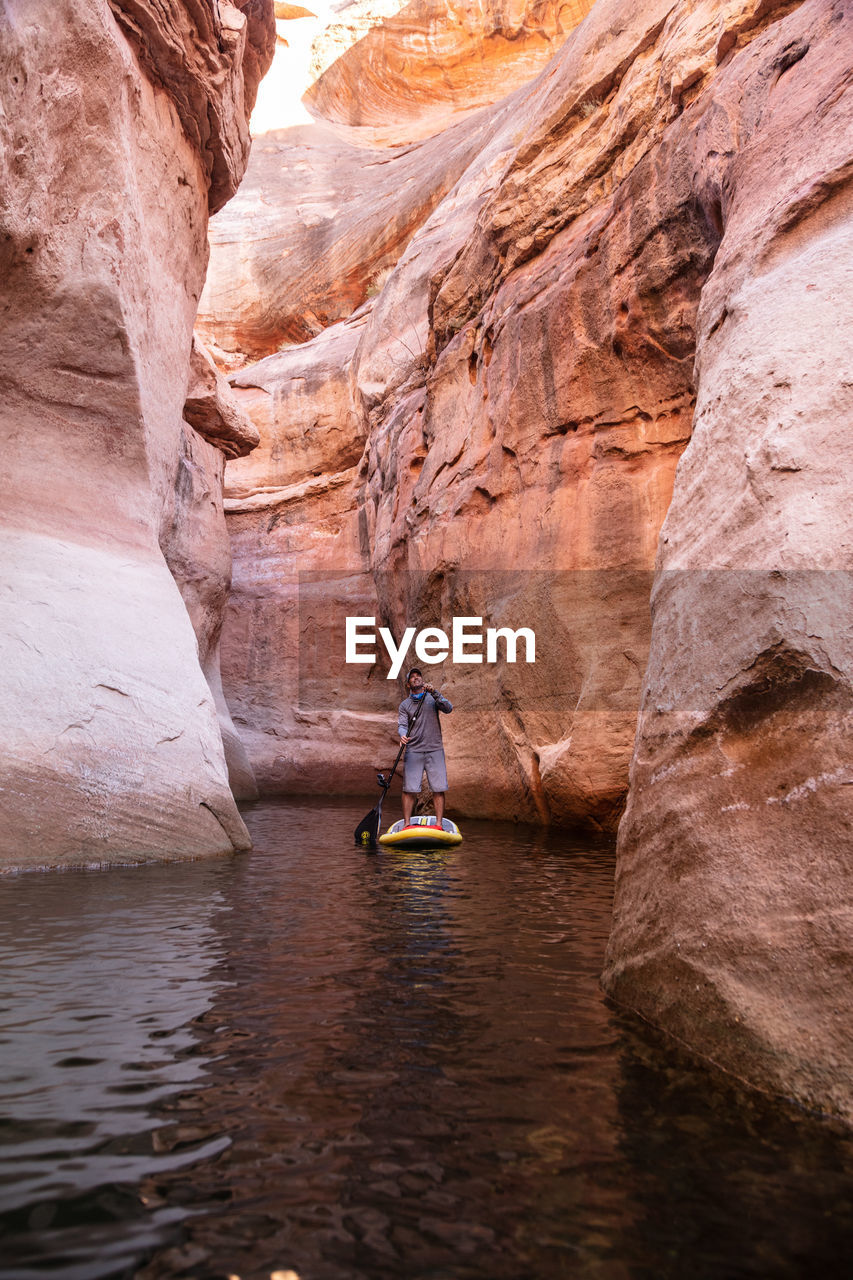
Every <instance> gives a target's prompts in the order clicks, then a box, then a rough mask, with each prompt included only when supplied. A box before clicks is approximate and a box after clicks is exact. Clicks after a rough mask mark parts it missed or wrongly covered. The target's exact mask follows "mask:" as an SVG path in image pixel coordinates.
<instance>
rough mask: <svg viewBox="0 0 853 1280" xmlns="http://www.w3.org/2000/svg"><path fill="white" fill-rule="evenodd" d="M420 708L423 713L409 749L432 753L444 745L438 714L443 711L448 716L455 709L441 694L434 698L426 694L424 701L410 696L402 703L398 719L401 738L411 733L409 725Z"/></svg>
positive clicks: (418, 719)
mask: <svg viewBox="0 0 853 1280" xmlns="http://www.w3.org/2000/svg"><path fill="white" fill-rule="evenodd" d="M418 707H420V708H421V711H420V715H418V718H417V720H416V721H415V724H414V726H413V728H412V736H411V738H410V739H409V747H410V748H411V749H414V750H416V751H432V750H434V749H435V748H436V747H440V746H441V745H442V742H441V724H440V723H439V719H438V713H439V711H443V712H444V714H445V715H447V714H448V713H449V712H451V711H452V710H453V707H452V706H451V705H450V703H449V702H448V701H447V698H442V696H441V695H440V694H439V695H438V696H437V697H433V696H432V694H431V693H425V694H424V696H423V698H422V699H417V698H413V697H412V695H411V694H409V696H408V698H404V699H403V701H402V702H401V703H400V711H399V715H398V717H397V729H398V731H399V734H400V737H401V738H404V737H405V736H406V734H407V733H408V732H409V725H410V724H411V722H412V719H413V718H414V716H415V714H416V712H417V710H418Z"/></svg>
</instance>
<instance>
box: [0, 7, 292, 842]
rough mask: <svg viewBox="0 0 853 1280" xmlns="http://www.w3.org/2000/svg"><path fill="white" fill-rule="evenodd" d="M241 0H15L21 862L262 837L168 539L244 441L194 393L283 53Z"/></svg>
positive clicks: (8, 783) (12, 414) (10, 165)
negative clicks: (227, 240) (193, 404)
mask: <svg viewBox="0 0 853 1280" xmlns="http://www.w3.org/2000/svg"><path fill="white" fill-rule="evenodd" d="M245 8H246V11H247V13H248V18H247V17H246V16H244V14H243V13H241V11H240V9H239V8H237V7H235V6H233V5H231V4H228V3H227V2H225V0H223V2H222V3H220V4H219V6H218V15H219V16H218V17H216V16H214V15H213V14H212V13H211V11H209V10H208V9H207V8H204V12H203V13H202V12H201V10H199V11H198V12H196V9H195V7H194V6H193V7H192V9H191V8H190V7H189V6H187V5H184V4H182V3H179V2H178V0H172V2H171V3H167V4H164V5H161V6H159V7H158V9H157V11H156V14H155V13H154V11H153V10H151V8H150V6H137V5H135V4H128V5H124V4H119V3H115V4H114V5H113V6H112V7H111V8H110V7H107V6H105V5H102V4H96V3H84V4H73V5H72V4H64V5H60V6H57V5H55V4H47V3H35V4H28V5H26V6H23V7H13V8H12V9H10V8H9V7H7V8H6V9H5V11H4V13H3V16H2V19H0V27H1V28H2V31H0V59H2V79H3V86H4V107H5V114H4V116H3V120H2V124H0V165H1V166H2V182H0V188H2V191H3V204H2V210H1V211H0V260H2V276H3V302H2V310H1V311H0V317H2V320H0V327H2V341H0V350H2V356H0V360H2V365H3V381H4V397H3V411H2V412H3V422H4V427H3V435H4V456H3V469H4V473H5V479H6V495H7V497H6V500H5V502H4V515H3V532H2V538H3V544H4V549H3V555H2V563H3V577H4V597H5V599H6V606H5V608H6V612H5V618H4V621H5V626H4V628H3V650H4V667H5V669H6V672H7V678H6V680H5V681H4V686H3V691H2V695H0V699H1V700H2V722H3V732H2V747H0V751H2V779H3V790H2V792H1V793H0V807H2V834H0V849H2V862H3V864H4V866H10V865H11V866H55V865H70V864H74V863H85V864H98V863H101V862H115V861H133V860H138V859H140V858H149V857H157V858H170V857H190V856H200V855H203V854H211V853H216V852H222V851H226V850H231V849H233V848H241V847H245V846H246V844H247V835H246V832H245V828H244V826H243V824H242V821H241V820H240V817H239V814H238V813H237V810H236V807H235V804H234V800H233V796H232V794H231V791H230V790H229V787H228V780H227V774H226V767H225V760H224V755H223V747H222V738H221V735H220V731H219V728H218V725H217V714H216V706H215V702H214V697H213V694H212V693H211V689H210V687H209V686H208V683H207V681H206V680H205V677H204V674H203V672H202V669H201V667H200V665H199V648H198V640H197V637H196V634H195V633H194V630H193V626H192V623H191V620H190V616H189V614H188V612H187V609H186V607H185V605H184V602H183V601H182V598H181V594H180V592H179V589H178V585H177V584H176V581H175V578H174V577H173V576H172V573H170V571H169V567H168V565H167V562H166V560H165V559H164V555H163V551H162V550H161V545H160V544H161V534H162V532H163V529H164V526H168V524H169V523H170V520H171V518H172V517H171V516H170V515H169V513H170V512H171V513H175V512H177V511H179V510H180V509H181V508H182V507H185V506H186V503H185V502H184V498H185V496H186V495H185V494H184V493H183V486H184V477H185V468H184V465H183V464H184V461H186V462H187V463H188V465H190V466H191V467H196V466H197V467H198V468H199V470H200V471H201V470H205V469H206V470H207V472H208V474H209V475H210V476H211V477H213V476H214V475H215V474H216V471H217V467H218V468H219V469H220V470H221V465H222V455H221V454H220V453H219V452H218V451H217V450H213V449H211V446H209V445H207V444H205V442H204V441H203V440H202V439H201V438H200V437H197V436H196V435H195V433H194V432H192V431H191V429H190V428H189V427H188V426H187V425H186V424H185V423H184V422H183V418H182V414H183V409H184V403H185V399H186V395H187V383H188V374H189V359H190V350H191V343H192V327H193V321H194V317H195V311H196V305H197V300H198V296H199V294H200V291H201V284H202V280H203V277H204V268H205V262H206V255H207V250H206V230H207V218H208V207H209V205H211V206H213V207H216V205H217V204H218V203H220V202H221V200H222V199H224V198H225V197H226V196H227V194H228V193H229V192H230V191H231V190H233V188H234V186H235V185H236V182H237V181H238V180H239V176H240V173H241V171H242V167H243V165H244V163H245V159H246V149H247V145H248V129H247V112H248V107H249V105H250V100H251V96H252V87H251V84H249V85H247V84H246V81H245V78H244V77H245V71H246V68H247V67H249V68H253V70H250V72H249V76H250V80H251V78H252V77H253V76H256V75H257V74H259V73H260V70H261V69H262V67H263V66H264V65H265V61H266V60H268V56H269V52H270V49H269V47H268V41H266V37H265V36H264V35H263V33H264V32H267V35H268V34H269V30H271V27H269V26H268V24H267V23H266V20H265V14H266V10H267V8H268V6H265V5H263V4H259V3H252V4H250V5H247V6H245ZM194 14H195V16H193V15H194ZM257 32H260V33H261V35H260V36H257V35H256V33H257ZM93 68H97V75H94V74H93ZM196 112H197V113H198V114H197V115H195V114H194V113H196ZM206 450H209V451H210V452H209V453H205V451H206ZM195 502H196V499H195V498H193V500H192V503H191V504H190V505H192V504H193V503H195ZM197 505H198V513H197V515H198V521H197V525H196V526H195V527H194V531H191V529H190V528H189V527H185V528H183V530H182V532H181V539H182V541H183V547H184V550H183V553H182V554H183V555H184V556H185V557H186V558H187V559H188V560H189V561H192V560H193V556H194V555H195V553H196V552H199V553H200V564H199V567H197V568H195V569H194V570H193V572H194V573H195V574H196V575H197V576H204V575H205V574H208V573H209V574H212V575H213V576H214V577H216V578H217V579H218V580H219V582H220V584H225V585H227V558H228V549H227V545H226V543H225V541H224V537H223V533H222V528H221V524H220V525H219V532H218V533H217V531H216V526H217V521H220V520H221V515H219V514H218V513H217V510H216V503H215V500H213V498H211V501H210V502H208V504H207V506H205V501H204V500H202V501H201V502H200V504H197ZM164 542H165V544H166V545H168V543H169V539H168V538H166V539H165V540H164ZM205 547H207V548H209V553H208V551H205ZM205 560H206V564H205V563H204V562H205ZM205 625H206V624H205ZM203 629H204V628H202V630H203ZM211 643H213V640H212V636H211Z"/></svg>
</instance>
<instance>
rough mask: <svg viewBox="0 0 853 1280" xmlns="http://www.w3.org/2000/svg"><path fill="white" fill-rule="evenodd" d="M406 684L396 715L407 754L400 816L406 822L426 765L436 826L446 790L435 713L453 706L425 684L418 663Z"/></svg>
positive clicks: (440, 741)
mask: <svg viewBox="0 0 853 1280" xmlns="http://www.w3.org/2000/svg"><path fill="white" fill-rule="evenodd" d="M406 688H407V689H408V691H409V696H408V697H407V698H404V699H403V701H402V702H401V703H400V711H399V714H398V717H397V732H398V733H399V735H400V741H401V742H404V743H405V744H406V758H405V762H404V765H403V819H404V821H405V822H406V825H408V823H409V822H410V820H411V817H412V810H413V809H414V807H415V800H416V799H417V796H418V792H419V791H420V789H421V780H422V778H423V776H424V769H426V776H427V782H428V783H429V785H430V789H431V791H432V794H433V799H434V800H435V816H436V818H437V819H438V826H441V820H442V818H443V817H444V793H445V791H446V790H447V765H446V763H445V760H444V746H443V744H442V740H441V724H440V722H439V719H438V713H439V711H443V712H444V714H445V715H449V714H450V712H451V711H452V710H453V707H452V706H451V705H450V703H449V702H448V701H447V699H446V698H443V697H442V696H441V694H440V693H439V692H438V691H437V690H436V689H434V688H433V686H432V685H431V684H424V677H423V672H422V671H421V669H420V667H412V669H411V671H410V672H409V674H408V675H407V676H406ZM424 699H426V701H424ZM415 716H417V719H415Z"/></svg>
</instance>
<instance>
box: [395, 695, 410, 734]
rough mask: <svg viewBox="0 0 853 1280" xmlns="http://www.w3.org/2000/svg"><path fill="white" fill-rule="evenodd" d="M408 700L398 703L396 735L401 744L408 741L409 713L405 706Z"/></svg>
mask: <svg viewBox="0 0 853 1280" xmlns="http://www.w3.org/2000/svg"><path fill="white" fill-rule="evenodd" d="M407 702H408V698H404V699H403V701H402V702H401V703H400V710H399V711H398V713H397V733H398V734H399V736H400V740H401V741H402V742H408V741H409V711H408V708H407V706H406V703H407Z"/></svg>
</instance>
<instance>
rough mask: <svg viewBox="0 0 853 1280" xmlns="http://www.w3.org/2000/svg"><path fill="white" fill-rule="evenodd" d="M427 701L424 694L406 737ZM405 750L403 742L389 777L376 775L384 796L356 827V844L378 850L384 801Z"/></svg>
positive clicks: (410, 722) (408, 735) (410, 732)
mask: <svg viewBox="0 0 853 1280" xmlns="http://www.w3.org/2000/svg"><path fill="white" fill-rule="evenodd" d="M425 701H426V694H424V697H423V698H421V700H420V702H419V703H418V709H417V711H416V712H415V714H414V715H413V716H412V718H411V720H410V721H409V732H408V733H407V735H406V737H411V735H412V730H413V729H414V727H415V721H416V720H417V718H418V716H419V715H420V714H421V707H422V706H423V705H424V702H425ZM405 750H406V743H405V742H403V743H401V744H400V750H399V751H398V752H397V759H396V760H395V761H394V766H393V768H392V770H391V772H390V773H389V774H388V776H387V777H386V776H385V774H384V773H378V774H377V775H376V777H377V779H378V781H379V785H380V787H381V788H382V795H381V796H380V797H379V803H378V804H377V805H374V807H373V808H372V809H371V810H370V813H368V814H366V815H365V817H364V818H363V819H362V820H361V822H360V823H359V824H358V826H357V827H356V829H355V842H356V844H361V845H364V846H365V847H367V848H371V849H375V848H376V841H377V839H378V837H379V827H380V824H381V822H382V801H383V800H384V799H385V797H386V795H387V794H388V788H389V787H390V786H391V780H392V778H393V777H394V774H395V773H396V772H397V765H398V764H399V763H400V759H401V757H402V755H403V752H404V751H405Z"/></svg>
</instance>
